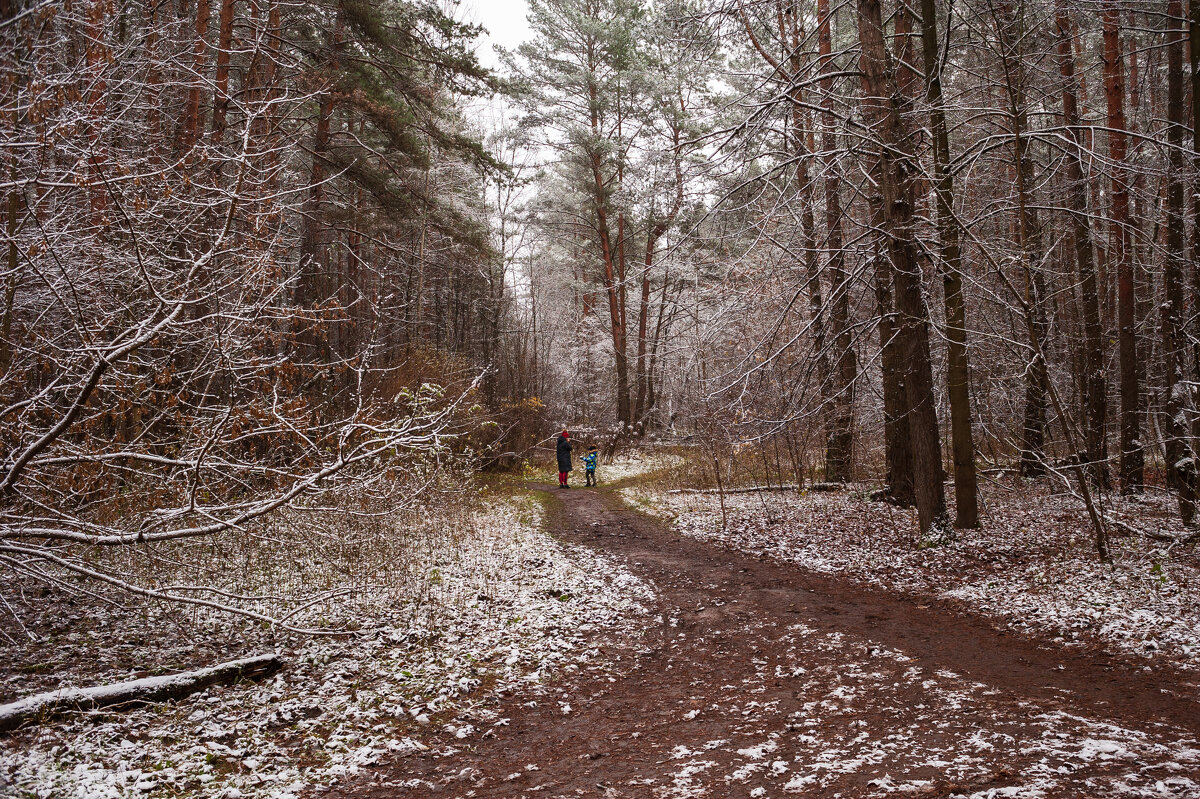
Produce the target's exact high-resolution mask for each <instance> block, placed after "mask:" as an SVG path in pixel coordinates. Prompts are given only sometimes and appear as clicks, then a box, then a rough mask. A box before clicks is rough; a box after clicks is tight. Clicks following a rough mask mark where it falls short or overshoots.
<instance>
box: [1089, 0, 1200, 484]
mask: <svg viewBox="0 0 1200 799" xmlns="http://www.w3.org/2000/svg"><path fill="white" fill-rule="evenodd" d="M1197 7H1198V6H1193V8H1194V9H1195V8H1197ZM1103 21H1104V95H1105V100H1106V103H1107V107H1108V109H1107V110H1108V158H1109V161H1111V162H1112V211H1111V215H1112V229H1111V233H1110V236H1109V252H1110V257H1109V260H1110V261H1114V262H1115V263H1116V271H1117V352H1118V358H1119V359H1120V370H1121V462H1120V473H1121V491H1122V492H1124V493H1127V494H1128V493H1134V492H1140V491H1141V490H1142V482H1143V479H1144V478H1143V469H1144V465H1143V464H1144V460H1143V455H1142V442H1141V427H1142V426H1141V380H1140V369H1141V366H1140V364H1139V362H1138V360H1139V359H1138V357H1137V315H1136V311H1137V300H1136V286H1135V282H1134V273H1133V257H1132V253H1131V252H1130V246H1129V174H1128V171H1127V170H1126V166H1125V157H1126V137H1125V64H1124V61H1123V60H1122V57H1121V21H1120V12H1119V11H1117V9H1115V8H1113V7H1112V6H1109V7H1107V8H1105V10H1104V14H1103Z"/></svg>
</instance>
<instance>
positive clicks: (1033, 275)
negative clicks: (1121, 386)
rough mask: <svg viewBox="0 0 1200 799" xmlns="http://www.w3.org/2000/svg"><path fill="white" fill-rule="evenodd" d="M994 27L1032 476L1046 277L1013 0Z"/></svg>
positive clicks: (1037, 467) (1040, 441)
mask: <svg viewBox="0 0 1200 799" xmlns="http://www.w3.org/2000/svg"><path fill="white" fill-rule="evenodd" d="M996 32H997V38H998V39H999V41H1000V43H1001V46H1002V54H1001V66H1002V68H1003V70H1004V81H1005V88H1006V90H1007V92H1008V100H1009V116H1010V118H1011V120H1012V133H1013V162H1014V171H1015V173H1016V188H1017V219H1016V222H1017V239H1018V243H1019V245H1020V250H1021V257H1022V260H1023V262H1024V269H1023V274H1024V278H1025V301H1026V302H1027V303H1028V305H1029V308H1030V315H1031V319H1030V324H1031V325H1032V329H1033V333H1034V335H1035V337H1036V339H1037V346H1035V347H1032V348H1031V350H1032V351H1031V353H1030V362H1029V364H1028V366H1027V368H1026V370H1025V412H1024V420H1023V431H1022V441H1021V474H1022V475H1023V476H1025V477H1037V476H1040V475H1042V474H1045V472H1046V463H1045V461H1046V453H1045V444H1046V406H1047V396H1048V382H1049V372H1048V368H1047V364H1046V355H1045V353H1046V336H1047V334H1048V332H1049V327H1050V326H1049V323H1048V322H1047V320H1046V279H1045V275H1044V274H1043V272H1042V266H1041V259H1040V253H1041V248H1042V235H1041V226H1040V224H1039V221H1038V216H1037V209H1036V206H1035V205H1034V204H1033V202H1032V201H1031V197H1030V195H1031V191H1032V185H1033V160H1032V159H1031V158H1030V155H1029V141H1028V137H1027V136H1026V135H1025V132H1026V131H1027V130H1028V129H1029V113H1028V110H1027V109H1026V108H1025V92H1024V84H1025V75H1024V63H1023V60H1022V59H1023V56H1022V53H1021V50H1020V45H1021V43H1022V42H1023V41H1024V30H1023V26H1022V25H1021V24H1020V19H1019V18H1018V17H1017V16H1016V15H1015V14H1014V12H1013V9H1012V6H1011V5H1009V4H1007V3H1006V4H1004V5H1002V6H1001V7H1000V8H999V9H998V14H997V17H996Z"/></svg>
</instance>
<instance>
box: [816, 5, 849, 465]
mask: <svg viewBox="0 0 1200 799" xmlns="http://www.w3.org/2000/svg"><path fill="white" fill-rule="evenodd" d="M817 15H818V17H819V28H818V39H819V46H820V52H821V68H820V71H821V75H822V78H821V108H822V110H823V114H822V126H821V149H822V150H823V151H824V152H825V165H824V172H825V231H826V233H825V248H824V249H825V251H826V253H828V255H827V258H828V260H827V265H828V269H829V282H830V296H829V305H830V314H829V335H830V338H831V339H832V341H833V358H834V364H833V366H834V368H833V373H832V375H831V377H832V378H833V382H832V385H831V388H832V390H833V395H834V400H833V403H834V410H833V414H832V416H831V418H830V420H829V426H828V435H827V437H826V440H825V441H826V444H825V479H826V480H827V481H830V482H846V481H849V480H851V479H852V478H853V473H852V464H853V454H854V453H853V450H854V387H855V384H856V382H857V380H858V359H857V357H856V355H855V352H854V341H853V337H852V335H851V331H850V282H849V281H850V278H849V275H848V274H847V272H846V254H845V252H844V249H843V246H844V244H843V239H842V207H841V195H840V194H839V185H838V184H839V180H838V174H837V163H836V156H835V155H834V153H835V152H836V150H837V137H836V134H835V133H834V125H835V124H836V123H835V119H834V109H833V78H832V73H833V70H834V64H833V56H832V51H833V43H832V40H833V37H832V35H831V31H830V23H831V14H830V10H829V0H817Z"/></svg>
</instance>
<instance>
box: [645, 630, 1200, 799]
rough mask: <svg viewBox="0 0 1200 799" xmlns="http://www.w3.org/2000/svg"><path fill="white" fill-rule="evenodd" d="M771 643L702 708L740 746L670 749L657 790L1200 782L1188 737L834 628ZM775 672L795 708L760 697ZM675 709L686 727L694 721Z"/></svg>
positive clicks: (1199, 762)
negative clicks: (1059, 704) (936, 664)
mask: <svg viewBox="0 0 1200 799" xmlns="http://www.w3.org/2000/svg"><path fill="white" fill-rule="evenodd" d="M749 624H750V625H751V626H754V622H749ZM778 640H780V642H781V643H782V644H783V645H784V647H785V651H784V653H783V654H782V656H779V657H775V656H764V657H762V658H758V659H756V660H755V661H754V663H755V667H756V674H755V675H754V676H752V677H750V678H747V679H745V680H743V681H741V682H739V683H736V684H729V685H723V686H720V687H719V688H716V689H715V690H712V691H710V692H709V693H708V698H709V699H710V703H709V704H708V705H707V706H706V707H705V708H704V709H703V710H702V711H701V712H700V713H699V716H700V718H701V719H702V720H703V719H704V718H705V717H709V718H719V719H722V720H724V721H725V723H726V724H727V725H728V726H727V727H725V730H726V732H727V734H728V735H730V736H732V737H733V739H734V740H733V741H732V742H731V741H729V740H724V739H721V740H713V741H710V742H709V743H708V744H706V745H704V746H692V747H687V746H677V747H675V749H674V750H673V751H671V752H669V753H666V752H664V754H663V756H664V757H667V758H668V759H669V761H668V762H670V763H672V766H671V769H672V773H671V775H670V776H668V777H666V778H665V779H662V780H661V781H658V782H657V784H656V785H655V786H654V788H653V794H652V795H653V796H656V797H661V798H662V799H685V798H690V797H716V796H722V795H727V794H728V793H730V791H729V790H728V788H726V789H725V790H721V789H720V788H716V787H715V786H721V785H724V786H732V785H737V786H739V788H740V790H739V791H738V794H739V795H742V794H743V793H744V792H748V793H749V795H750V796H755V797H788V796H794V795H821V796H825V795H834V796H836V795H838V793H839V792H846V794H847V795H854V796H858V795H862V787H863V785H864V783H865V785H866V787H867V788H868V790H869V795H880V796H881V795H887V794H893V793H895V794H900V795H916V796H922V795H936V796H948V797H953V798H954V799H968V798H969V799H997V798H998V797H1006V796H1014V797H1022V799H1035V798H1036V797H1041V796H1068V795H1070V796H1076V795H1079V796H1082V795H1087V796H1107V797H1118V796H1119V797H1185V796H1186V797H1191V796H1196V795H1197V793H1196V792H1197V790H1198V789H1200V743H1198V742H1196V741H1194V740H1191V739H1180V738H1177V737H1174V736H1167V737H1164V736H1158V737H1157V738H1156V737H1154V736H1151V735H1148V734H1146V733H1145V732H1142V731H1139V730H1133V729H1127V728H1124V727H1119V726H1116V725H1113V724H1109V723H1106V722H1103V721H1097V720H1095V719H1090V718H1085V717H1081V716H1075V715H1070V714H1067V713H1063V712H1059V711H1051V712H1045V711H1041V710H1039V709H1038V708H1037V707H1035V706H1033V705H1030V704H1028V703H1026V702H1025V701H1022V700H1019V699H1014V698H1012V697H1010V696H1007V695H1006V694H1005V693H1004V692H1002V691H999V690H995V689H992V688H989V687H987V686H985V685H983V684H980V683H976V682H972V681H971V680H969V679H967V678H965V677H963V676H961V675H957V674H954V673H952V672H947V671H944V670H939V671H930V670H928V669H923V668H921V667H920V666H917V665H915V664H914V662H913V661H912V660H911V659H910V658H909V657H907V656H906V655H905V654H904V653H902V652H899V651H896V650H891V649H888V648H886V647H882V646H877V645H867V644H870V642H866V641H863V640H861V639H858V638H854V637H851V636H846V635H843V634H842V633H840V632H836V631H821V630H817V629H814V628H812V627H810V626H808V625H806V624H793V625H791V626H790V627H788V629H787V631H786V633H785V634H784V635H783V636H782V638H780V639H778ZM780 680H785V681H786V683H787V686H788V688H789V690H791V691H793V692H794V695H795V696H796V697H797V698H798V699H801V700H803V704H802V706H801V708H800V709H799V710H797V711H795V712H792V713H787V712H785V711H783V710H782V709H781V708H780V707H779V706H778V701H777V700H776V701H764V696H763V695H764V694H765V693H766V692H767V691H768V690H769V686H770V685H772V684H776V685H777V684H778V681H780ZM679 711H680V714H681V715H680V717H679V718H680V721H681V722H684V721H687V720H690V719H692V718H695V717H696V715H694V711H688V712H687V713H683V712H682V707H680V708H679ZM742 742H748V743H742ZM1168 742H1169V743H1168ZM1081 771H1082V772H1084V773H1085V774H1086V776H1083V775H1081V774H1080V773H1079V772H1081Z"/></svg>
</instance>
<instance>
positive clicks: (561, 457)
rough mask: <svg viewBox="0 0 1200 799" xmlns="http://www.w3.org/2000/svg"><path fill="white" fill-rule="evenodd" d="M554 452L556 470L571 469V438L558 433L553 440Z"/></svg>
mask: <svg viewBox="0 0 1200 799" xmlns="http://www.w3.org/2000/svg"><path fill="white" fill-rule="evenodd" d="M554 452H555V454H556V455H557V456H558V470H559V471H560V472H569V471H571V440H570V439H569V438H563V437H562V436H561V435H560V436H559V437H558V440H557V441H555V442H554Z"/></svg>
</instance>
